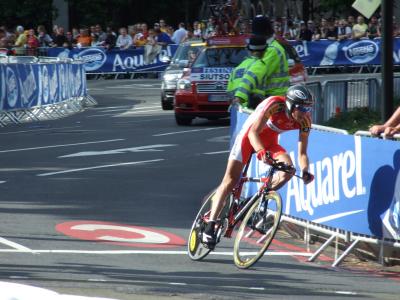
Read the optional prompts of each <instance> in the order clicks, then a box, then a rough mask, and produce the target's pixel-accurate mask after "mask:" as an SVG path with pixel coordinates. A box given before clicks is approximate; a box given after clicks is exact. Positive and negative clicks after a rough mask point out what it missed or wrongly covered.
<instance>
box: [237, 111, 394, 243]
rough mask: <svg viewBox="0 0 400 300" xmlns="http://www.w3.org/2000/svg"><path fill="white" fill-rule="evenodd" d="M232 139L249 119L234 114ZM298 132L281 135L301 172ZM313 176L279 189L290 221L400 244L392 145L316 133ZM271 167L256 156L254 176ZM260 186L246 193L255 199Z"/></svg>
mask: <svg viewBox="0 0 400 300" xmlns="http://www.w3.org/2000/svg"><path fill="white" fill-rule="evenodd" d="M231 113H232V114H234V115H236V116H233V117H232V121H233V122H232V125H231V133H232V137H234V136H235V135H236V134H237V131H238V130H240V128H241V127H242V126H241V125H242V123H243V122H244V120H245V119H247V116H248V114H247V113H244V112H240V111H238V110H237V109H232V110H231ZM297 143H298V131H289V132H286V133H283V134H282V135H281V136H280V144H281V145H282V146H283V147H284V148H285V149H286V150H287V152H288V153H289V154H290V156H291V158H292V161H293V163H294V165H295V166H296V167H298V162H297ZM308 154H309V158H310V172H311V173H313V174H314V175H315V180H314V181H313V182H312V183H310V184H309V185H306V186H305V185H304V184H303V181H302V180H300V179H299V178H296V177H293V178H292V179H291V180H290V181H289V182H288V183H287V184H286V185H285V186H284V187H283V188H282V189H280V190H279V192H280V194H281V196H282V200H283V212H284V213H285V214H287V215H289V216H291V217H296V218H300V219H304V220H308V221H311V222H314V223H317V224H322V225H326V226H329V227H333V228H339V229H342V230H345V231H350V232H353V233H357V234H363V235H368V236H373V237H379V238H382V237H385V238H390V239H397V240H400V175H399V174H400V150H399V143H398V142H396V141H390V140H379V139H375V138H368V137H361V136H353V135H343V134H335V133H330V132H323V131H318V130H312V132H311V134H310V138H309V143H308ZM267 168H268V166H267V165H265V164H263V163H260V162H259V161H257V159H256V158H255V156H254V155H253V158H252V163H251V166H250V170H249V172H250V175H251V176H258V175H259V174H262V173H264V172H265V171H266V169H267ZM256 188H257V186H256V184H253V186H250V187H249V189H248V190H247V196H249V195H250V194H254V192H255V191H256Z"/></svg>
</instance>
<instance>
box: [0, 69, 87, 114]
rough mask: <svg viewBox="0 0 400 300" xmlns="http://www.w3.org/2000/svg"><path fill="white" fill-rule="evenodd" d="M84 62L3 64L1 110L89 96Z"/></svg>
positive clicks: (18, 108) (0, 87) (0, 92)
mask: <svg viewBox="0 0 400 300" xmlns="http://www.w3.org/2000/svg"><path fill="white" fill-rule="evenodd" d="M86 91H87V89H86V74H85V68H84V66H83V64H82V63H29V64H15V63H10V64H9V63H5V64H0V113H1V112H7V111H13V110H22V109H30V108H33V107H37V106H44V105H47V104H56V103H60V102H62V101H64V100H68V99H72V98H77V97H85V96H87V92H86Z"/></svg>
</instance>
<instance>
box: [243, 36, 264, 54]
mask: <svg viewBox="0 0 400 300" xmlns="http://www.w3.org/2000/svg"><path fill="white" fill-rule="evenodd" d="M266 48H267V38H266V37H265V36H264V35H252V36H251V37H250V39H249V42H248V44H247V49H249V50H250V51H264V50H265V49H266Z"/></svg>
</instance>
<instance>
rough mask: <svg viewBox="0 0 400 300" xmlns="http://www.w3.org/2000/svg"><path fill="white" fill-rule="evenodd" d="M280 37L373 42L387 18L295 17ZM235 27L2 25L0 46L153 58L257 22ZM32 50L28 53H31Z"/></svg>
mask: <svg viewBox="0 0 400 300" xmlns="http://www.w3.org/2000/svg"><path fill="white" fill-rule="evenodd" d="M272 21H273V26H274V31H275V35H277V36H279V37H283V38H285V39H287V40H299V41H302V40H305V41H318V40H321V39H328V40H339V41H340V40H345V39H368V38H370V39H372V38H376V37H380V35H381V19H380V18H378V17H377V16H373V17H371V18H370V19H369V20H367V21H366V20H365V19H364V17H363V16H357V17H356V18H355V17H354V16H351V15H350V16H348V17H346V18H333V19H326V18H321V19H319V20H318V22H316V21H313V20H308V21H303V20H297V19H291V18H285V17H282V18H276V19H272ZM393 22H394V24H393V27H394V30H393V36H395V37H396V36H400V27H399V26H397V23H396V21H395V19H394V20H393ZM234 26H235V28H232V27H230V28H228V24H227V23H225V24H221V22H217V20H216V18H213V17H211V18H209V19H208V20H207V21H205V22H202V21H195V22H193V24H184V23H179V24H178V25H177V28H176V29H174V27H173V26H170V25H168V24H166V22H165V20H164V19H160V20H159V21H158V22H156V23H154V24H153V26H149V25H148V24H147V23H137V24H135V25H130V26H128V27H121V28H119V30H118V31H117V32H116V31H114V29H113V28H112V27H109V26H108V27H106V29H105V30H103V28H102V26H101V25H100V24H96V25H93V26H89V27H86V26H84V27H81V28H72V29H71V31H67V32H65V29H64V28H63V27H61V26H57V25H54V26H53V28H52V31H51V32H49V33H48V32H47V31H46V28H45V27H44V26H43V25H39V26H38V27H37V28H36V29H34V28H28V29H25V28H24V27H23V26H21V25H19V26H17V27H16V28H14V29H11V28H7V27H6V26H0V48H8V49H11V48H12V49H15V51H16V53H17V54H18V51H25V52H24V53H26V52H27V51H29V49H36V48H42V47H66V48H73V47H78V48H81V47H94V46H102V47H105V48H106V49H111V48H114V47H118V48H119V49H131V48H137V47H144V49H145V53H146V54H147V55H146V57H148V59H149V60H151V59H152V57H153V56H155V55H157V53H159V51H160V49H161V48H162V46H165V45H168V44H172V43H174V44H179V43H182V42H184V41H187V40H189V39H207V38H209V37H212V36H215V35H220V34H222V33H225V34H236V33H249V28H250V27H251V24H250V22H249V21H247V20H245V19H243V18H240V21H239V22H235V25H234ZM26 49H28V50H26Z"/></svg>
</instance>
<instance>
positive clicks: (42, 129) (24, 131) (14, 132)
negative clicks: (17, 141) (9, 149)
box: [0, 126, 81, 134]
mask: <svg viewBox="0 0 400 300" xmlns="http://www.w3.org/2000/svg"><path fill="white" fill-rule="evenodd" d="M79 127H81V126H68V127H58V128H41V129H31V130H20V131H12V132H1V133H0V134H16V133H27V132H37V131H45V130H60V129H70V128H79Z"/></svg>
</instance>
